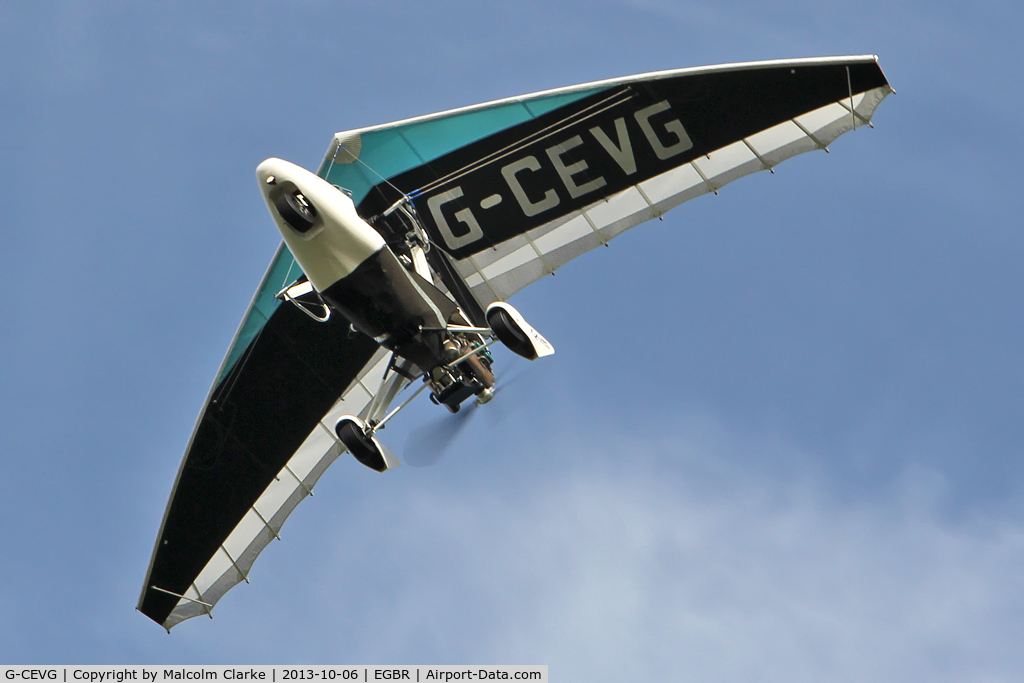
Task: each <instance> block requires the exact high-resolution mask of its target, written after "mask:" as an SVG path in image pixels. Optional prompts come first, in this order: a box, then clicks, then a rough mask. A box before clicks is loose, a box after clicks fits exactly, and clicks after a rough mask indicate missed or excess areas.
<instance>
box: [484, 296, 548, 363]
mask: <svg viewBox="0 0 1024 683" xmlns="http://www.w3.org/2000/svg"><path fill="white" fill-rule="evenodd" d="M487 324H488V325H489V326H490V328H491V329H492V330H493V331H494V334H495V335H496V336H497V337H498V341H500V342H501V343H502V344H504V345H505V346H506V347H508V349H509V351H511V352H512V353H515V354H517V355H520V356H522V357H523V358H528V359H530V360H536V358H537V352H536V351H535V350H534V348H533V344H532V343H531V342H530V339H529V338H528V337H527V336H526V333H525V332H523V330H522V329H520V327H519V325H517V324H516V321H515V320H513V319H512V316H510V315H509V314H508V312H507V311H505V310H502V309H501V308H494V309H492V310H491V312H490V313H489V314H488V315H487Z"/></svg>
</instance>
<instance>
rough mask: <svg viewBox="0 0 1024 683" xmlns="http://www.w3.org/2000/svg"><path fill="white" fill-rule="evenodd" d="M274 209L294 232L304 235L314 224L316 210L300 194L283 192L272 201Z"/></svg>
mask: <svg viewBox="0 0 1024 683" xmlns="http://www.w3.org/2000/svg"><path fill="white" fill-rule="evenodd" d="M299 197H302V199H301V200H300V199H299ZM304 202H305V203H304ZM274 208H276V209H277V212H278V213H279V214H281V218H283V219H284V222H285V223H287V224H288V225H290V226H291V227H292V229H293V230H295V232H298V233H303V234H305V233H307V232H309V229H310V228H312V227H313V224H314V223H316V209H315V208H313V205H312V204H310V203H309V200H307V199H306V198H305V197H304V196H303V195H302V193H301V192H284V193H282V194H280V195H278V197H277V199H275V200H274Z"/></svg>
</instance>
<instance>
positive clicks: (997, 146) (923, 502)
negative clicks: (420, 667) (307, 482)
mask: <svg viewBox="0 0 1024 683" xmlns="http://www.w3.org/2000/svg"><path fill="white" fill-rule="evenodd" d="M1021 29H1022V10H1021V9H1020V8H1019V6H1017V5H1016V4H1014V3H1009V2H982V3H972V4H971V5H970V6H969V7H968V6H967V5H958V4H953V3H891V2H874V1H869V2H861V3H850V2H825V3H822V2H816V3H809V2H781V3H772V4H771V5H770V6H764V5H761V4H751V3H747V2H714V3H711V2H694V3H686V2H679V3H674V2H667V1H655V0H652V1H647V2H603V1H596V2H595V1H591V2H586V3H582V2H581V3H569V2H545V3H531V2H526V3H516V4H515V5H513V4H511V3H468V2H466V3H462V2H437V3H430V4H429V5H422V4H419V3H389V2H377V3H344V4H343V3H326V2H312V1H310V2H297V3H293V4H290V5H288V6H284V5H283V4H277V3H241V2H233V3H231V2H223V3H217V4H215V5H214V4H212V3H192V4H189V3H176V4H173V5H171V4H153V3H150V4H145V5H140V4H138V3H127V2H111V3H102V4H88V3H78V2H66V3H56V2H40V3H32V4H31V5H16V4H13V3H7V4H5V5H3V6H2V7H0V58H2V60H3V63H4V64H5V65H6V68H5V69H3V70H2V73H0V83H2V93H3V97H2V98H0V124H2V125H0V149H2V150H3V152H2V159H3V167H2V171H0V179H2V181H3V185H4V187H5V189H6V197H7V201H6V202H4V203H3V205H2V207H0V218H2V221H3V225H4V228H5V233H4V234H5V236H6V241H5V244H4V247H3V249H0V263H2V266H3V272H5V273H6V274H7V287H6V296H4V297H3V300H2V303H0V310H2V311H3V319H4V321H5V324H4V327H3V334H2V335H0V358H2V359H3V360H2V361H0V410H2V414H3V415H4V423H3V424H4V427H3V429H2V431H0V453H2V455H3V458H4V460H3V462H4V475H3V477H0V518H2V519H4V522H5V523H4V531H3V535H2V538H3V551H2V553H0V577H2V578H3V581H2V582H0V662H3V663H24V664H29V663H175V662H181V663H291V662H304V663H305V662H308V663H317V662H324V663H326V662H331V663H436V664H448V663H452V664H458V663H523V664H548V665H550V667H551V668H550V672H551V676H552V679H553V680H562V681H589V680H610V679H613V678H614V677H617V676H621V675H625V674H627V673H635V674H639V675H641V676H644V675H647V676H649V677H652V678H653V677H657V676H660V677H662V678H668V679H674V680H686V679H693V680H751V679H754V680H787V681H792V680H808V681H812V680H813V681H819V680H868V679H870V680H900V681H902V680H909V679H917V680H925V679H926V680H965V679H972V680H978V679H987V680H1014V679H1019V678H1020V677H1021V675H1022V674H1024V656H1022V655H1021V654H1020V648H1019V643H1020V642H1021V640H1022V639H1024V627H1022V624H1024V619H1022V616H1024V580H1022V579H1021V576H1022V572H1021V566H1022V561H1024V505H1022V497H1021V496H1022V493H1024V464H1022V460H1021V454H1022V448H1024V427H1022V425H1024V421H1022V420H1021V418H1020V416H1021V412H1022V408H1024V402H1022V398H1021V386H1022V381H1024V354H1022V351H1021V340H1022V338H1024V321H1022V311H1021V305H1020V294H1021V292H1022V291H1024V269H1022V268H1021V263H1022V260H1024V238H1022V236H1021V234H1022V233H1021V215H1022V211H1021V209H1022V199H1021V197H1022V195H1021V193H1020V191H1019V187H1018V186H1019V179H1020V170H1019V159H1020V158H1021V156H1022V155H1021V152H1022V151H1024V150H1022V146H1024V145H1022V142H1024V140H1022V135H1021V132H1020V125H1019V118H1020V111H1021V108H1022V107H1021V105H1022V102H1021V100H1022V95H1021V92H1020V88H1019V87H1018V85H1019V84H1020V83H1021V82H1022V80H1024V79H1022V76H1024V74H1022V71H1024V61H1022V60H1021V59H1020V57H1019V36H1020V33H1021ZM864 53H875V54H878V55H879V57H880V60H881V64H882V67H883V69H884V70H885V72H886V74H887V75H888V77H889V79H890V81H891V83H892V84H893V86H894V87H895V88H896V90H897V92H898V94H897V95H895V96H892V97H890V98H888V99H887V100H886V101H885V102H884V103H883V104H882V105H881V107H880V108H879V110H878V112H877V114H876V116H875V125H876V128H875V130H858V131H856V132H855V133H851V134H849V135H846V136H844V137H843V138H841V139H840V140H838V141H837V142H836V143H834V144H833V146H832V153H831V154H829V155H825V154H820V153H815V154H809V155H804V156H801V157H797V158H796V159H793V160H790V161H788V162H786V163H785V164H783V165H782V166H780V167H779V168H778V169H777V171H776V173H775V174H774V175H768V174H757V175H755V176H752V177H748V178H744V179H741V180H739V181H737V182H736V183H734V184H732V185H729V186H727V187H726V188H724V189H723V190H722V191H721V192H720V194H719V196H717V197H715V196H705V197H701V198H699V199H697V200H694V201H692V202H690V203H687V204H684V205H683V206H681V207H679V208H677V209H675V210H673V211H672V212H671V213H669V214H668V215H667V216H666V217H665V220H664V221H662V222H658V221H655V222H652V223H648V224H645V225H643V226H641V227H639V228H636V229H635V230H633V231H631V232H629V233H627V234H626V235H624V236H622V237H620V238H618V239H617V240H616V241H615V242H613V243H612V245H611V247H610V248H609V249H601V250H598V251H595V252H592V253H590V254H587V255H585V256H584V257H582V258H580V259H579V260H577V261H575V262H573V263H572V264H570V265H568V266H567V267H565V268H564V269H562V270H560V271H559V273H558V275H557V277H554V278H547V279H546V280H544V281H542V282H539V283H537V284H536V285H534V286H532V287H531V288H530V289H528V290H526V291H524V292H522V293H520V294H519V295H517V296H516V297H515V298H514V299H513V303H514V304H515V305H516V306H517V307H518V308H519V309H520V310H521V311H522V312H523V313H524V315H525V316H526V317H527V319H529V320H530V321H531V322H532V323H533V324H534V325H535V326H536V327H537V328H538V329H539V330H540V331H541V332H542V333H543V334H544V335H545V336H546V337H547V338H548V339H549V340H551V341H552V343H553V344H554V345H555V347H556V349H557V353H556V354H555V356H553V357H551V358H547V359H543V360H541V361H538V362H536V363H533V364H530V363H528V362H526V361H517V360H514V359H513V358H511V357H510V356H509V355H508V354H505V355H503V356H500V361H501V363H502V365H503V367H505V368H507V371H506V374H505V379H506V381H507V382H508V387H507V389H505V390H504V391H503V392H502V393H501V394H499V396H498V397H497V398H496V399H495V401H494V402H493V403H492V404H490V405H488V406H486V407H485V408H484V409H482V410H481V411H479V413H472V414H470V415H468V416H467V417H466V418H465V420H464V423H460V426H461V429H460V431H458V435H457V437H456V440H455V441H454V443H452V445H451V447H450V448H448V449H447V450H446V451H445V452H444V453H442V454H441V455H439V456H438V455H437V454H436V453H435V454H423V453H417V452H415V451H409V459H410V461H411V463H413V464H416V465H420V466H407V467H402V468H400V469H399V470H396V471H394V472H391V473H388V474H386V475H383V476H381V475H378V474H376V473H374V472H371V471H369V470H367V469H366V468H363V467H361V466H359V465H358V464H356V463H355V462H354V461H352V460H351V459H350V458H348V457H345V458H343V459H342V460H339V461H338V462H337V463H336V464H335V465H334V466H333V467H332V468H331V469H330V470H329V471H328V473H327V474H326V475H325V476H324V478H323V479H322V480H321V482H320V484H319V486H318V488H317V495H316V496H315V497H314V498H312V499H310V500H308V501H307V502H304V503H303V504H302V505H301V506H300V507H299V508H298V510H297V511H296V512H295V513H294V514H293V515H292V517H291V518H290V520H289V522H288V524H287V525H286V526H285V528H284V532H283V533H282V537H283V541H282V542H280V543H278V542H275V543H273V544H272V545H271V546H270V547H269V548H268V549H267V550H266V551H265V552H264V554H263V556H261V558H260V560H259V561H258V562H257V564H256V566H255V568H254V570H253V572H252V576H251V578H252V584H251V585H242V586H239V587H237V588H235V589H234V590H233V591H231V592H230V593H229V594H228V595H227V596H226V597H225V598H224V599H223V600H222V601H221V603H220V604H219V605H218V607H217V610H216V611H215V615H216V619H214V620H213V621H209V620H205V619H197V620H193V621H190V622H186V623H184V624H182V625H181V626H180V627H178V628H176V629H175V630H174V632H173V633H172V634H171V635H167V634H166V633H164V632H163V630H162V629H160V628H159V627H158V626H156V625H155V624H153V623H151V622H149V621H148V620H147V619H146V618H144V617H143V616H141V615H140V614H138V613H136V612H135V611H134V605H135V601H136V599H137V595H138V591H139V589H140V586H141V582H142V579H143V576H144V574H145V570H146V566H147V563H148V560H149V555H150V551H151V549H152V543H153V539H154V537H155V534H156V531H157V528H158V526H159V523H160V519H161V516H162V514H163V510H164V506H165V503H166V499H167V495H168V493H169V491H170V487H171V484H172V482H173V479H174V475H175V472H176V470H177V467H178V463H179V461H180V457H181V453H182V451H183V449H184V446H185V444H186V442H187V439H188V436H189V433H190V431H191V429H192V426H193V423H194V420H195V417H196V414H197V412H198V410H199V408H200V407H201V404H202V401H203V398H204V397H205V395H206V392H207V390H208V388H209V385H210V383H211V381H212V379H213V377H214V375H215V373H216V371H217V368H218V366H219V364H220V361H221V359H222V357H223V355H224V353H225V351H226V350H227V347H228V345H229V343H230V341H231V338H232V335H233V334H234V331H235V328H236V327H237V325H238V322H239V320H240V319H241V316H242V314H243V312H244V309H245V307H246V305H247V304H248V302H249V300H250V298H251V296H252V293H253V291H254V289H255V287H256V285H257V283H258V281H259V278H260V276H261V275H262V273H263V271H264V269H265V268H266V266H267V263H268V262H269V260H270V258H271V256H272V255H273V252H274V249H275V247H276V245H277V243H278V241H279V235H278V233H277V231H276V230H275V229H274V227H273V224H272V222H271V220H270V218H269V216H267V215H266V209H265V207H264V205H263V203H262V201H261V199H260V196H259V193H258V189H257V187H256V184H255V181H254V170H255V167H256V165H257V164H258V163H259V162H260V161H262V160H263V159H264V158H266V157H270V156H279V157H282V158H285V159H289V160H291V161H294V162H296V163H299V164H301V165H304V166H306V167H311V168H315V167H316V166H317V164H318V163H319V161H320V159H321V157H322V154H323V152H324V150H325V149H326V147H327V144H328V142H329V141H330V136H331V134H332V133H334V132H335V131H338V130H345V129H349V128H356V127H361V126H366V125H372V124H375V123H381V122H385V121H391V120H396V119H401V118H405V117H409V116H415V115H419V114H426V113H430V112H433V111H438V110H443V109H448V108H452V107H456V106H462V105H468V104H473V103H476V102H482V101H486V100H490V99H495V98H499V97H504V96H509V95H515V94H522V93H526V92H532V91H536V90H541V89H545V88H552V87H558V86H562V85H569V84H574V83H580V82H586V81H590V80H596V79H601V78H608V77H613V76H622V75H628V74H631V73H638V72H643V71H649V70H657V69H666V68H675V67H683V66H695V65H701V64H714V63H720V62H733V61H746V60H754V59H772V58H784V57H810V56H820V55H840V54H864ZM442 412H443V411H439V410H438V409H436V408H435V407H433V406H431V405H430V404H429V403H428V402H427V401H425V400H423V401H421V402H418V403H417V404H415V405H414V406H412V407H411V408H410V410H409V412H408V413H407V414H403V415H402V416H401V418H400V419H399V420H396V421H395V423H393V424H391V425H389V426H388V429H387V430H386V432H384V440H385V441H386V442H387V443H389V444H390V445H391V446H392V447H393V448H394V449H395V450H396V451H398V452H399V453H400V454H401V453H402V452H404V451H405V450H406V444H407V442H409V441H410V440H413V441H415V440H416V438H417V437H418V438H420V439H421V440H422V439H423V438H427V437H426V436H425V435H428V436H429V435H430V434H434V433H436V432H437V431H438V430H441V429H446V428H444V427H440V426H439V423H440V421H441V420H443V418H444V417H445V415H444V414H442ZM423 465H430V466H423Z"/></svg>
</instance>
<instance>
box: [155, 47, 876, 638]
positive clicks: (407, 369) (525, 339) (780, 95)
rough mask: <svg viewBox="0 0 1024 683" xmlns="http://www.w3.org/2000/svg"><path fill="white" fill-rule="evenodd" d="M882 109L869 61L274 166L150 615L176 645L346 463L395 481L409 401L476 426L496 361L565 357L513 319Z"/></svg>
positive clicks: (342, 143) (163, 534)
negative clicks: (690, 212)
mask: <svg viewBox="0 0 1024 683" xmlns="http://www.w3.org/2000/svg"><path fill="white" fill-rule="evenodd" d="M890 92H892V90H891V88H890V87H889V84H888V82H887V81H886V78H885V76H884V75H883V73H882V70H881V68H880V67H879V65H878V61H877V58H876V57H875V56H860V57H829V58H817V59H798V60H786V61H782V60H780V61H766V62H750V63H744V64H725V65H719V66H710V67H700V68H689V69H678V70H672V71H661V72H656V73H647V74H641V75H637V76H629V77H626V78H617V79H611V80H607V81H600V82H596V83H587V84H583V85H577V86H572V87H568V88H559V89H557V90H548V91H544V92H539V93H534V94H530V95H524V96H521V97H513V98H509V99H504V100H498V101H495V102H488V103H486V104H480V105H476V106H471V107H465V108H462V109H455V110H451V111H446V112H441V113H438V114H431V115H428V116H422V117H418V118H414V119H408V120H405V121H399V122H397V123H391V124H386V125H380V126H372V127H369V128H361V129H358V130H351V131H347V132H342V133H337V134H336V135H335V136H334V139H333V140H332V141H331V144H330V146H329V147H328V150H327V154H326V156H325V157H324V160H323V162H322V163H321V164H320V167H319V169H318V171H317V172H316V173H312V172H310V171H307V170H305V169H303V168H300V167H299V166H296V165H294V164H292V163H289V162H287V161H283V160H281V159H267V160H266V161H264V162H263V163H261V164H260V165H259V167H258V168H257V169H256V179H257V182H258V184H259V188H260V191H261V192H262V194H263V198H264V200H265V201H266V204H267V208H268V209H269V211H270V215H271V216H272V217H273V220H274V223H275V224H276V225H277V228H278V230H280V232H281V235H282V236H283V238H284V241H283V243H282V244H281V246H280V247H279V248H278V250H277V253H276V254H275V255H274V257H273V260H272V261H271V263H270V268H269V269H268V270H267V273H266V275H265V276H264V278H263V281H262V282H261V283H260V285H259V288H258V289H257V290H256V295H255V297H254V298H253V301H252V303H251V304H250V306H249V309H248V311H247V312H246V314H245V317H244V318H243V319H242V324H241V326H240V327H239V330H238V332H237V334H236V336H235V339H234V341H233V342H232V344H231V347H230V348H229V349H228V353H227V356H226V358H225V359H224V362H223V364H222V366H221V368H220V371H219V372H218V374H217V377H216V379H215V380H214V383H213V388H212V389H211V390H210V393H209V396H208V397H207V399H206V403H205V404H204V406H203V409H202V412H201V413H200V415H199V419H198V422H197V423H196V426H195V429H194V431H193V433H192V437H191V439H190V440H189V443H188V446H187V448H186V451H185V456H184V458H183V460H182V463H181V467H180V468H179V470H178V476H177V480H176V481H175V484H174V488H173V490H172V492H171V496H170V500H169V502H168V504H167V509H166V512H165V513H164V518H163V522H162V524H161V527H160V532H159V534H158V536H157V539H156V546H155V548H154V550H153V556H152V559H151V560H150V565H149V569H148V571H147V574H146V580H145V583H144V585H143V589H142V594H141V596H140V598H139V603H138V609H139V610H140V611H141V612H142V613H143V614H145V615H146V616H148V617H149V618H151V619H153V620H154V621H155V622H157V623H158V624H160V625H162V626H163V627H164V628H166V629H167V630H168V631H169V630H170V629H171V628H172V627H173V626H175V625H176V624H178V623H180V622H181V621H183V620H185V619H189V618H191V617H195V616H201V615H204V614H205V615H211V616H212V614H211V609H212V608H213V606H214V604H216V603H217V601H218V600H219V599H220V598H221V597H222V596H223V595H224V594H225V593H226V592H227V591H228V590H229V589H231V588H232V587H233V586H235V585H236V584H237V583H239V582H241V581H248V573H249V570H250V568H251V567H252V566H253V562H254V561H255V560H256V556H257V555H258V554H259V553H260V552H261V551H262V550H263V548H264V547H266V545H267V544H268V543H269V542H270V541H271V540H273V539H274V538H278V537H279V536H278V534H279V532H280V530H281V527H282V525H283V524H284V522H285V520H286V519H287V517H288V515H289V514H291V512H292V510H293V509H294V508H295V506H296V505H298V504H299V502H301V501H302V500H303V499H304V498H305V497H306V496H308V495H310V494H311V493H312V491H313V486H314V485H315V484H316V482H317V481H318V480H319V478H320V476H321V475H322V474H323V472H324V470H325V469H326V468H327V467H328V466H329V465H330V464H331V463H332V462H334V460H336V459H337V458H338V457H339V456H340V455H341V454H342V453H344V452H345V451H348V452H350V453H351V454H352V455H353V456H354V457H355V458H356V460H358V461H359V462H360V463H362V464H363V465H366V466H367V467H369V468H371V469H374V470H377V471H380V472H384V471H387V470H389V469H391V468H393V467H395V466H397V465H398V464H399V461H398V459H397V458H396V457H395V455H394V454H393V453H391V451H389V450H388V449H387V448H386V447H385V446H384V445H383V444H382V443H381V441H380V440H379V439H378V436H377V433H378V431H379V430H380V429H381V427H383V426H384V425H385V424H386V423H387V422H388V421H389V420H390V419H391V418H392V417H393V416H394V415H395V414H396V413H397V412H398V411H399V410H400V409H401V408H402V407H403V406H405V405H407V404H408V403H409V401H411V400H412V399H413V398H414V397H415V396H416V395H417V394H419V393H420V392H423V391H426V392H428V395H429V397H430V400H432V401H433V402H434V403H436V404H438V405H439V406H443V407H444V408H446V409H447V410H449V411H451V412H456V411H458V410H459V409H460V407H461V406H462V405H463V404H464V403H465V402H466V401H468V400H474V401H476V402H477V403H478V404H483V403H486V402H488V401H489V400H490V399H491V397H492V396H493V395H494V392H495V374H494V367H493V365H494V360H493V357H492V356H491V354H490V351H489V349H490V346H491V344H493V343H495V342H500V343H501V344H504V345H505V346H507V347H508V348H509V349H510V350H511V351H513V352H514V353H517V354H519V355H521V356H524V357H526V358H529V359H531V360H535V359H537V358H540V357H542V356H546V355H549V354H551V353H553V352H554V349H553V348H552V345H551V344H550V343H548V341H547V340H546V339H544V337H543V336H542V335H541V334H540V333H538V332H537V331H536V330H534V329H533V327H531V326H530V325H529V323H527V322H526V320H525V319H524V317H523V316H522V315H521V314H520V313H519V312H518V311H517V310H516V309H515V308H514V307H512V306H511V305H510V304H508V303H507V299H508V298H509V297H511V296H512V295H513V294H515V293H516V292H518V291H519V290H521V289H523V288H524V287H526V286H527V285H529V284H531V283H533V282H536V281H537V280H539V279H541V278H542V277H544V276H546V275H548V274H552V273H554V272H555V270H556V269H557V268H560V267H561V266H563V265H565V264H566V263H568V262H569V261H570V260H572V259H574V258H576V257H577V256H579V255H581V254H583V253H584V252H587V251H590V250H591V249H594V248H595V247H599V246H602V245H606V244H607V243H608V241H609V240H611V239H612V238H614V237H615V236H617V235H619V234H620V233H622V232H624V231H625V230H628V229H629V228H632V227H634V226H636V225H639V224H640V223H643V222H644V221H647V220H650V219H652V218H656V217H660V216H661V215H662V214H663V213H665V212H666V211H668V210H669V209H671V208H673V207H675V206H676V205H678V204H681V203H683V202H685V201H687V200H689V199H692V198H694V197H697V196H700V195H702V194H706V193H709V192H713V193H717V191H718V189H719V188H720V187H722V186H723V185H725V184H726V183H728V182H731V181H733V180H735V179H736V178H739V177H741V176H744V175H747V174H750V173H753V172H755V171H762V170H769V171H771V170H772V169H773V167H774V166H775V165H777V164H779V163H780V162H782V161H784V160H785V159H788V158H790V157H792V156H795V155H797V154H801V153H803V152H808V151H812V150H818V149H824V150H826V151H827V148H828V145H829V143H831V142H832V141H833V140H835V139H836V138H837V137H839V136H840V135H842V134H843V133H845V132H847V131H850V130H854V129H856V128H859V127H862V126H870V124H871V117H872V115H873V114H874V111H875V109H876V107H877V106H878V105H879V103H880V102H881V101H882V100H883V99H884V98H885V97H886V96H887V95H888V94H889V93H890ZM773 172H774V171H773ZM413 387H418V388H416V389H415V391H413ZM407 388H408V391H405V390H406V389H407ZM403 391H405V393H404V394H403ZM400 394H401V395H402V400H401V402H399V396H400ZM406 395H408V396H407V397H406ZM395 403H398V406H397V407H396V408H392V405H393V404H395Z"/></svg>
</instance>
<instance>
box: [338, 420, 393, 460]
mask: <svg viewBox="0 0 1024 683" xmlns="http://www.w3.org/2000/svg"><path fill="white" fill-rule="evenodd" d="M335 431H336V432H337V434H338V438H339V439H341V443H343V444H345V448H347V449H348V451H349V453H351V454H352V456H353V457H354V458H355V459H356V460H358V461H359V462H360V463H362V464H363V465H366V466H367V467H369V468H370V469H371V470H376V471H377V472H383V471H385V470H386V469H387V468H388V466H387V463H386V462H384V455H383V454H382V453H381V452H380V451H379V450H378V449H377V446H376V445H375V444H374V443H373V439H371V438H369V437H367V436H366V435H365V434H363V430H361V429H360V428H359V426H358V425H356V423H354V422H352V421H350V420H345V421H343V422H339V423H338V425H337V427H335Z"/></svg>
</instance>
